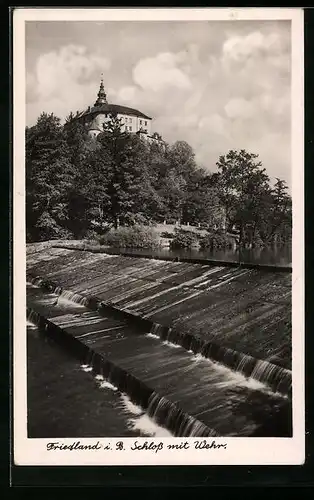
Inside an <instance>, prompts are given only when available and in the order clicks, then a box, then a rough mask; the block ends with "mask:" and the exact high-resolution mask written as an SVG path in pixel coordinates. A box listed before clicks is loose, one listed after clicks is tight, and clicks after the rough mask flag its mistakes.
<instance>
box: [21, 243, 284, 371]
mask: <svg viewBox="0 0 314 500" xmlns="http://www.w3.org/2000/svg"><path fill="white" fill-rule="evenodd" d="M56 250H57V249H50V250H49V255H50V256H51V257H52V255H55V258H54V259H52V258H51V259H49V260H48V259H47V260H46V261H45V262H43V260H41V259H39V262H38V263H37V264H32V265H30V270H31V272H32V274H33V275H34V276H36V275H38V274H39V275H41V276H44V277H46V278H48V279H49V280H52V281H53V282H54V283H56V284H58V285H60V286H61V287H62V289H63V292H62V297H63V299H61V302H60V306H61V303H62V301H63V302H64V304H65V305H66V300H69V299H67V297H71V300H72V299H73V300H75V301H76V300H77V301H78V302H81V303H82V304H84V301H83V302H82V295H83V296H87V297H94V298H95V297H98V300H99V301H102V302H103V303H105V304H109V305H110V307H112V306H114V307H115V309H116V310H120V311H125V312H127V313H131V314H132V316H139V317H141V318H144V319H145V320H146V321H147V323H148V324H149V327H148V330H150V327H151V324H152V323H153V324H156V323H159V324H162V325H163V326H164V327H165V332H164V333H165V337H163V339H162V340H163V341H166V342H171V344H175V345H177V344H179V345H183V346H185V347H186V348H187V350H189V349H190V348H191V347H190V345H191V342H192V341H193V344H194V345H195V346H196V347H197V344H198V343H199V344H200V345H199V347H198V348H197V350H196V352H201V350H202V348H203V344H204V343H205V344H206V343H207V346H206V350H207V351H208V352H210V355H211V356H212V357H213V356H214V352H218V351H220V352H218V354H219V357H221V354H223V350H224V352H225V354H226V356H224V357H225V360H227V358H228V359H229V360H231V361H232V360H233V359H234V356H235V351H237V352H240V353H241V352H243V353H245V354H246V355H248V356H251V357H252V358H254V359H255V360H256V359H261V360H265V361H267V362H269V363H275V364H277V365H278V366H280V367H282V368H285V369H288V370H291V273H287V272H284V271H282V272H278V271H276V272H271V271H263V270H260V269H258V270H255V269H246V268H238V267H237V266H236V267H233V268H230V267H228V266H221V265H219V266H217V265H202V264H200V263H199V264H194V263H186V262H173V261H163V260H158V259H143V258H134V257H128V256H110V255H109V256H108V255H105V254H97V255H96V254H91V253H89V252H80V251H66V253H65V255H63V256H60V254H58V252H56ZM68 252H70V253H68ZM46 253H48V252H46ZM57 290H58V289H56V291H57ZM75 294H77V297H76V295H75ZM85 304H86V301H85ZM86 305H87V304H86ZM96 306H97V300H94V305H91V304H90V303H88V307H93V308H95V307H96ZM111 311H112V309H111ZM151 333H153V332H151ZM190 333H192V334H193V335H192V337H191V335H189V334H190ZM160 335H161V333H160V332H158V336H160ZM196 337H198V338H199V339H200V340H201V341H202V342H198V340H196ZM93 342H94V340H93ZM208 343H210V344H208ZM213 344H216V346H220V350H218V351H217V349H216V350H215V351H213V349H214V346H213ZM209 347H210V349H209ZM204 348H205V347H204ZM223 348H224V349H223ZM193 349H194V348H193ZM226 350H227V351H226ZM228 350H229V351H228ZM205 355H206V353H205ZM215 359H216V358H215ZM247 361H249V358H248V357H247V358H245V356H240V357H238V358H237V359H235V362H232V364H231V367H232V368H236V366H237V365H238V366H239V368H240V367H242V368H245V369H246V368H247V367H248V366H249V364H248V363H247ZM245 365H246V366H245ZM263 366H264V368H265V367H266V365H263ZM263 366H260V368H263ZM252 368H253V365H252ZM270 368H271V367H270ZM262 371H263V370H262ZM266 371H267V370H266ZM266 371H265V370H264V374H265V373H266ZM255 373H256V375H257V376H258V377H259V374H260V373H261V370H259V371H255Z"/></svg>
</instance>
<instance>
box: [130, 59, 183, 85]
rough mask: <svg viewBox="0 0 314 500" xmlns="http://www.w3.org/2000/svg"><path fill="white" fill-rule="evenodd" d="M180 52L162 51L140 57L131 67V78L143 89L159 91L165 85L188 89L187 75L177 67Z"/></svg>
mask: <svg viewBox="0 0 314 500" xmlns="http://www.w3.org/2000/svg"><path fill="white" fill-rule="evenodd" d="M181 60H182V54H173V53H170V52H164V53H160V54H157V55H156V56H155V57H147V58H144V59H141V60H140V61H139V62H138V63H137V64H136V66H135V67H134V69H133V79H134V82H135V83H137V84H138V85H139V86H140V87H142V88H143V89H145V90H153V91H159V90H162V89H164V88H166V87H177V88H179V89H188V88H190V86H191V83H190V80H189V77H188V75H187V74H186V73H185V72H184V71H182V69H181V68H180V67H179V64H180V61H181Z"/></svg>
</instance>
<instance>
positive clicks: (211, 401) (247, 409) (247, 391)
mask: <svg viewBox="0 0 314 500" xmlns="http://www.w3.org/2000/svg"><path fill="white" fill-rule="evenodd" d="M55 297H56V296H55V295H54V294H48V293H44V292H43V291H42V290H39V289H34V288H30V289H29V290H28V304H29V306H30V305H31V306H32V307H34V308H35V309H36V310H37V311H38V312H39V313H40V314H42V315H44V316H45V317H48V319H49V321H50V323H49V325H48V328H47V329H46V333H47V335H49V336H51V337H53V338H55V339H59V341H60V342H63V343H64V345H65V346H66V345H68V346H70V347H71V350H72V351H73V346H74V345H77V344H73V342H72V341H71V342H69V341H70V339H71V338H72V339H73V341H74V340H75V339H78V338H80V340H79V345H82V346H83V347H84V346H85V351H84V352H86V354H84V355H83V354H82V352H83V351H82V352H81V351H80V356H82V357H84V358H85V359H84V361H83V362H82V363H81V364H82V365H83V367H82V368H81V370H82V372H83V371H84V372H85V376H94V377H95V376H96V378H97V383H98V385H99V386H101V385H102V384H103V385H102V390H105V392H106V393H107V392H109V393H110V394H111V395H113V394H115V393H116V394H118V393H121V394H124V395H125V398H126V397H127V398H128V399H129V400H127V399H125V398H124V400H122V401H121V399H120V403H119V404H120V407H121V408H123V409H124V410H125V411H129V414H132V417H131V420H132V422H131V421H130V418H128V424H127V425H128V428H129V430H132V429H133V431H135V430H136V432H140V427H141V429H142V432H144V431H145V429H146V431H147V432H148V427H147V426H153V427H154V426H155V427H154V428H155V431H153V427H151V432H156V434H155V435H160V434H159V432H160V430H158V429H159V428H160V427H166V428H167V432H171V433H172V434H173V435H175V436H186V437H187V436H214V435H217V434H218V435H224V436H250V435H265V433H266V435H269V436H274V435H287V434H288V435H289V432H290V431H289V429H288V428H289V416H288V415H289V405H290V403H289V400H287V399H286V398H284V397H282V396H280V395H276V394H272V393H270V391H268V390H265V389H264V388H262V387H260V386H258V384H257V385H256V386H255V387H254V386H252V385H248V384H247V382H246V380H245V377H243V380H241V379H239V377H238V375H237V374H235V373H234V372H233V371H232V370H227V371H226V370H222V369H221V368H220V367H218V366H216V365H215V363H212V362H210V363H209V362H208V361H207V362H205V363H203V362H198V363H195V359H194V355H193V354H192V353H188V352H187V350H186V349H183V348H180V349H179V348H177V349H173V348H172V347H171V346H169V345H168V344H167V343H165V342H163V341H161V339H158V338H155V336H148V335H143V333H142V332H139V331H138V330H137V329H136V328H133V327H131V326H130V325H129V324H127V323H126V322H124V321H122V320H118V319H116V318H113V317H110V316H106V317H99V315H98V313H97V312H95V311H89V310H87V309H86V308H85V307H84V306H81V309H78V308H77V305H78V304H77V303H73V304H71V302H70V300H69V299H67V300H69V302H66V303H62V302H60V303H58V302H56V300H55ZM54 325H56V326H54ZM57 326H58V327H59V329H60V328H61V329H62V330H59V329H58V328H56V327H57ZM117 326H121V328H120V329H117V328H116V327H117ZM61 331H63V332H66V335H67V336H66V335H65V333H60V332H61ZM104 332H105V334H104ZM147 333H148V332H147ZM65 341H66V342H65ZM68 342H69V344H68ZM90 368H92V369H91V370H90ZM112 387H114V388H117V389H118V391H115V390H113V389H112ZM100 388H101V387H100ZM77 390H79V388H77ZM140 409H143V413H140ZM287 412H288V413H287ZM135 418H138V420H137V421H136V422H135V421H134V419H135ZM149 419H150V420H149ZM156 426H158V427H156ZM267 426H268V427H267ZM105 435H106V434H105Z"/></svg>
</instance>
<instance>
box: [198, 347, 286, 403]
mask: <svg viewBox="0 0 314 500" xmlns="http://www.w3.org/2000/svg"><path fill="white" fill-rule="evenodd" d="M192 359H193V361H194V362H196V363H200V362H205V363H206V362H207V363H209V364H210V365H211V366H212V367H213V368H214V369H215V370H217V371H218V372H220V373H222V374H224V375H225V376H226V380H225V381H222V382H218V383H217V384H215V385H216V386H217V387H219V386H221V387H227V386H242V387H247V388H248V389H252V390H257V391H262V392H265V393H266V394H271V395H274V396H278V397H282V398H286V396H285V395H284V394H281V393H278V392H274V391H272V390H271V389H270V388H269V387H268V386H267V385H266V384H264V383H262V382H260V381H258V380H256V379H254V378H252V377H246V376H245V375H243V374H242V373H240V372H237V371H234V370H231V368H228V367H227V366H224V365H223V364H221V363H218V362H214V361H212V360H211V359H208V358H205V357H204V356H202V355H201V354H199V353H198V354H196V355H195V356H193V357H192Z"/></svg>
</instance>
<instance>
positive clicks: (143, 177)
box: [98, 115, 159, 227]
mask: <svg viewBox="0 0 314 500" xmlns="http://www.w3.org/2000/svg"><path fill="white" fill-rule="evenodd" d="M98 140H99V142H100V145H101V149H100V151H99V155H100V156H102V157H103V158H104V157H106V158H107V159H106V181H105V182H106V193H107V196H108V210H107V214H108V216H109V218H110V219H111V220H112V222H113V224H114V227H118V226H119V224H120V223H122V224H132V223H135V222H137V220H141V221H144V220H146V221H147V222H148V221H150V220H151V219H152V217H153V216H154V212H155V211H156V210H157V209H158V205H159V199H158V196H157V193H156V192H155V190H154V188H153V186H152V184H151V181H150V175H149V168H148V157H149V147H148V145H147V144H145V143H144V142H143V141H142V140H141V139H140V138H139V137H137V136H136V135H133V134H128V133H126V132H122V131H121V122H120V120H119V119H118V118H117V117H116V116H114V115H112V116H111V117H110V120H109V121H108V122H107V123H105V125H104V132H103V133H102V134H100V135H99V136H98Z"/></svg>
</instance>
